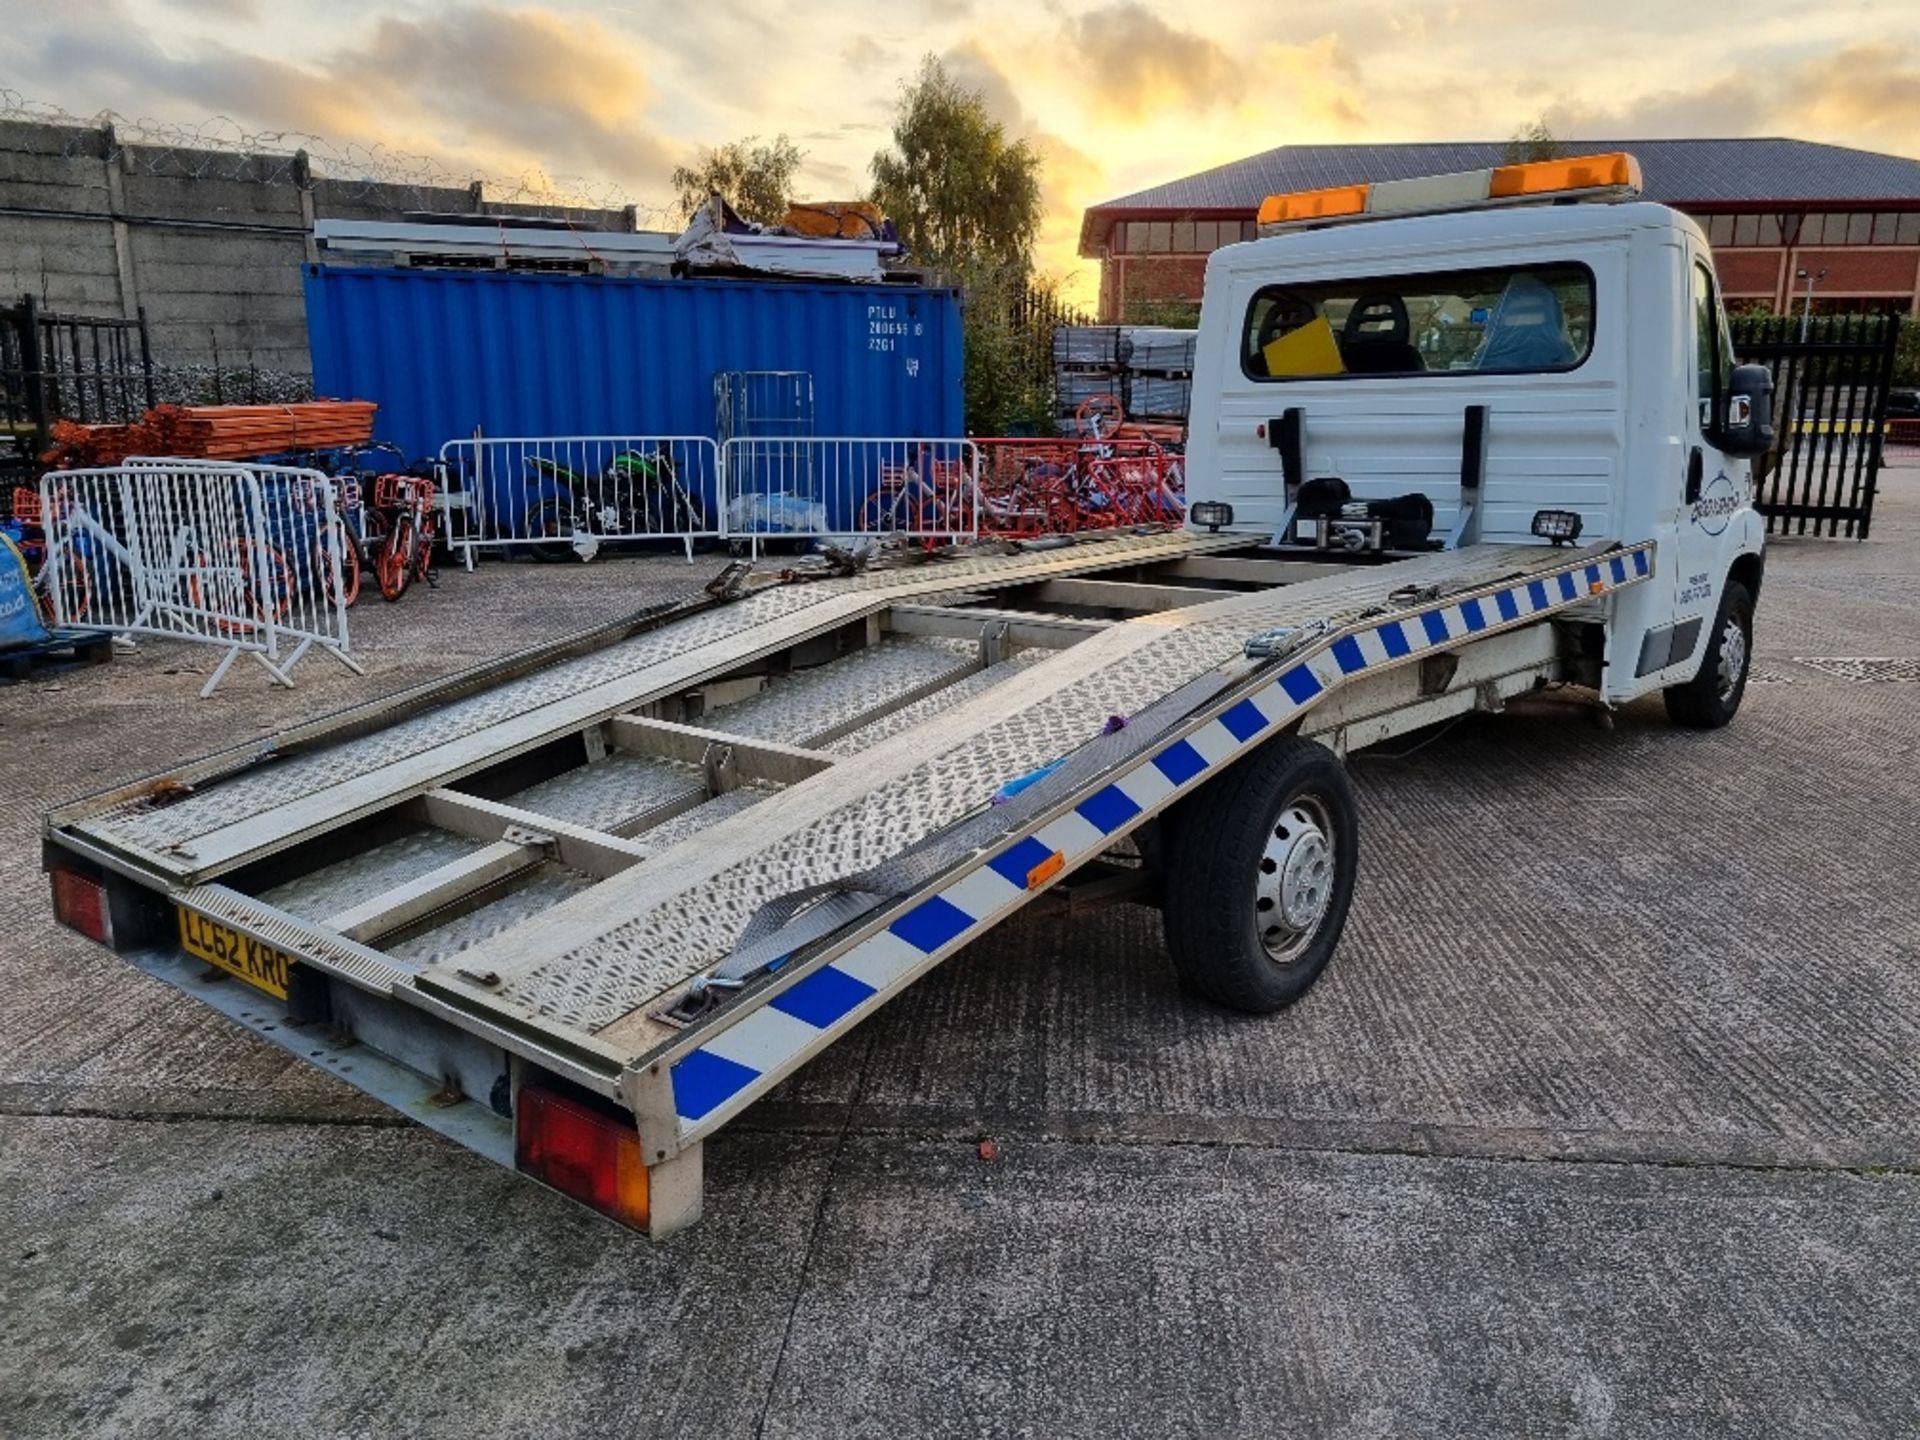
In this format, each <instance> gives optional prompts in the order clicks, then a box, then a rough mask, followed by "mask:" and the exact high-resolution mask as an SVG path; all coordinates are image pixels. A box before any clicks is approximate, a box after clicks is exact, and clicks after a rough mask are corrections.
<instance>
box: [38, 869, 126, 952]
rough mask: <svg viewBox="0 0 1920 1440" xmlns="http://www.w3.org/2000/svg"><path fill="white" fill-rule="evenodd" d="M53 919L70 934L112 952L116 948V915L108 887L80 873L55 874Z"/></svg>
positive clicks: (58, 872)
mask: <svg viewBox="0 0 1920 1440" xmlns="http://www.w3.org/2000/svg"><path fill="white" fill-rule="evenodd" d="M53 918H54V919H56V920H58V921H59V922H60V923H61V924H62V925H65V926H66V927H67V928H68V929H69V930H78V931H79V932H80V933H81V934H82V935H84V936H86V937H87V938H88V939H89V940H94V941H98V942H99V943H100V944H102V945H105V946H107V947H108V948H109V949H111V948H112V946H113V912H112V910H110V909H109V908H108V906H107V887H106V886H105V885H103V884H102V883H101V882H100V881H98V880H96V879H94V878H93V877H92V876H91V875H82V874H81V873H80V872H79V871H78V870H65V869H56V870H55V871H54V872H53Z"/></svg>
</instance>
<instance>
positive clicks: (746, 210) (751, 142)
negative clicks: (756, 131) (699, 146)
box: [673, 134, 807, 225]
mask: <svg viewBox="0 0 1920 1440" xmlns="http://www.w3.org/2000/svg"><path fill="white" fill-rule="evenodd" d="M759 139H760V137H759V136H757V135H749V136H747V137H746V139H744V140H736V141H734V142H733V143H732V144H731V145H718V146H715V147H714V148H713V149H711V150H702V151H701V152H700V158H699V160H698V161H697V162H696V163H694V164H692V165H679V166H675V167H674V171H673V198H674V201H675V203H677V204H678V205H679V207H680V217H681V219H682V221H685V220H687V219H689V218H691V217H692V215H693V213H694V211H696V210H698V209H699V208H700V207H701V206H702V205H704V204H706V203H707V197H708V196H709V195H713V194H716V193H718V194H720V195H723V196H725V197H726V201H727V203H728V204H729V205H731V206H733V208H734V209H735V210H737V211H739V212H740V214H741V215H743V216H745V217H746V218H747V219H749V220H752V221H754V222H755V223H757V224H760V225H777V224H779V223H780V221H781V220H782V219H783V218H784V217H785V216H786V213H787V207H788V206H789V205H791V204H792V203H793V177H794V176H795V175H796V174H798V173H799V170H800V162H801V161H802V160H804V159H806V158H807V152H806V151H804V150H802V149H801V148H800V147H799V146H797V145H795V144H794V143H793V141H791V140H789V139H788V138H787V137H786V135H785V134H780V135H776V136H774V137H773V140H772V141H771V142H770V143H768V144H765V145H762V144H760V143H759Z"/></svg>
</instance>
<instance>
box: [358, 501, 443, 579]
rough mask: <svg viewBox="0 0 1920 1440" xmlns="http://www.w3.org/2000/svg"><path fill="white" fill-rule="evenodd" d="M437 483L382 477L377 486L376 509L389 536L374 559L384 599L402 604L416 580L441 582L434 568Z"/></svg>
mask: <svg viewBox="0 0 1920 1440" xmlns="http://www.w3.org/2000/svg"><path fill="white" fill-rule="evenodd" d="M434 493H435V492H434V485H433V481H431V480H429V479H428V478H427V477H426V476H424V475H381V476H379V477H378V478H376V479H375V480H374V482H373V507H374V509H375V510H376V511H378V512H380V513H381V514H382V515H383V516H384V517H385V519H386V535H385V536H384V537H383V538H382V539H381V541H380V550H379V553H378V554H377V555H375V556H374V561H373V578H374V580H375V582H376V583H378V584H379V586H380V598H381V599H383V600H398V599H399V598H400V597H401V596H402V595H404V594H406V593H407V586H408V585H410V584H412V583H413V581H414V580H415V579H420V580H424V581H426V582H427V584H428V585H430V586H431V585H434V584H436V583H437V582H438V576H437V574H436V572H435V571H434V568H433V541H434V536H435V532H436V529H437V525H436V522H435V520H434V516H433V497H434Z"/></svg>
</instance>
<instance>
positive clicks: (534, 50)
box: [328, 6, 668, 176]
mask: <svg viewBox="0 0 1920 1440" xmlns="http://www.w3.org/2000/svg"><path fill="white" fill-rule="evenodd" d="M328 68H329V69H330V70H331V71H332V72H333V73H334V74H335V75H336V76H338V77H340V78H341V79H342V80H346V79H348V78H349V77H358V78H357V83H358V84H359V85H361V86H364V87H367V88H369V89H373V90H374V91H375V93H379V94H385V95H399V94H408V95H410V96H411V98H412V99H413V100H414V101H416V102H424V105H425V106H426V107H429V108H431V109H434V110H438V111H439V112H440V113H442V114H444V115H446V116H447V117H449V118H451V119H453V120H455V121H457V122H458V123H460V124H461V125H462V126H463V127H465V128H466V129H467V130H468V131H470V132H471V133H472V134H474V135H477V136H482V137H486V138H488V139H492V140H496V141H503V142H505V143H507V144H510V145H514V146H517V147H520V148H522V149H524V150H526V151H527V152H529V153H530V154H532V155H534V156H537V157H539V158H541V159H542V160H543V161H545V163H548V164H553V163H559V164H568V165H580V164H586V165H591V166H593V167H595V168H597V169H600V170H603V171H605V172H606V173H608V174H610V175H614V176H620V175H623V174H625V175H632V174H634V173H635V172H636V171H639V172H642V173H648V174H653V173H658V172H659V171H660V170H661V168H662V167H663V166H664V165H665V164H666V163H667V162H668V152H667V150H666V148H665V147H664V146H662V145H661V143H660V141H659V139H658V138H657V137H656V136H654V135H653V134H652V133H650V132H649V131H648V130H646V129H645V128H643V126H642V123H641V121H642V117H643V116H644V114H645V112H646V107H647V102H648V100H649V98H650V87H649V85H648V83H647V77H646V74H645V72H644V71H643V70H642V69H641V67H640V65H639V64H638V62H637V61H636V60H635V59H634V58H633V51H632V49H631V48H630V47H628V46H625V45H622V44H620V43H619V42H618V41H617V39H616V38H615V37H614V36H613V35H612V34H611V33H610V32H609V31H608V30H607V28H606V27H605V26H604V25H602V24H601V23H600V22H599V21H597V20H593V19H590V18H582V17H572V16H561V15H556V14H554V13H553V12H551V11H547V10H500V9H495V8H493V7H491V6H476V7H474V8H472V9H463V10H445V11H439V12H436V13H433V14H431V15H430V16H428V17H426V18H422V19H419V20H395V19H387V20H382V21H381V22H380V23H379V25H378V26H376V27H375V29H374V32H373V35H372V38H371V39H370V40H369V41H368V43H367V44H366V45H365V46H363V47H360V48H358V49H354V50H349V51H347V52H345V53H343V54H341V55H339V56H337V57H335V58H334V59H333V60H332V61H331V62H330V63H329V65H328Z"/></svg>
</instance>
